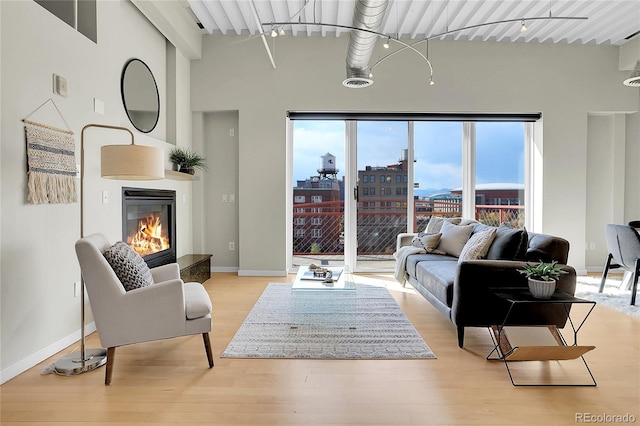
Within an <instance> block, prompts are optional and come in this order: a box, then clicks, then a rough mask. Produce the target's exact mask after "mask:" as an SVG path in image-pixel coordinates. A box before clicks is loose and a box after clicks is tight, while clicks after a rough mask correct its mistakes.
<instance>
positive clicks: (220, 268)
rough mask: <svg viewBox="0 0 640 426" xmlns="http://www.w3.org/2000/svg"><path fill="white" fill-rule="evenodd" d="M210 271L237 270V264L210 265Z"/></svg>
mask: <svg viewBox="0 0 640 426" xmlns="http://www.w3.org/2000/svg"><path fill="white" fill-rule="evenodd" d="M211 272H238V267H237V266H212V267H211Z"/></svg>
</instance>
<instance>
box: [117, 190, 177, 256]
mask: <svg viewBox="0 0 640 426" xmlns="http://www.w3.org/2000/svg"><path fill="white" fill-rule="evenodd" d="M157 225H160V226H157ZM159 230H161V233H160V232H159ZM154 231H158V233H157V234H156V232H154ZM134 236H137V237H134ZM140 236H141V237H140ZM132 238H133V239H134V240H135V241H139V240H144V241H143V243H145V245H146V246H148V247H151V248H149V249H147V250H145V251H142V252H141V251H140V250H141V249H140V247H138V246H137V245H136V244H135V243H134V241H132ZM122 241H125V242H126V243H127V244H129V245H130V246H132V248H133V249H134V250H136V251H137V252H138V253H139V254H140V256H142V258H143V259H144V261H145V262H146V263H147V265H148V266H149V267H150V268H154V267H156V266H160V265H165V264H167V263H173V262H175V261H176V191H172V190H165V189H144V188H126V187H124V188H122Z"/></svg>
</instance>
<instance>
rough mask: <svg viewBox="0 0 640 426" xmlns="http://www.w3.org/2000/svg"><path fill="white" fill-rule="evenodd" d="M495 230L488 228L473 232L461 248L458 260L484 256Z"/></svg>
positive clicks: (494, 235)
mask: <svg viewBox="0 0 640 426" xmlns="http://www.w3.org/2000/svg"><path fill="white" fill-rule="evenodd" d="M496 231H497V230H496V229H495V228H488V229H484V230H482V231H478V232H476V233H475V234H473V235H472V236H471V238H469V241H467V243H466V244H465V245H464V247H463V248H462V252H460V257H459V258H458V262H463V261H465V260H474V259H482V258H483V257H485V256H486V255H487V252H488V251H489V247H491V243H492V242H493V239H494V238H495V237H496Z"/></svg>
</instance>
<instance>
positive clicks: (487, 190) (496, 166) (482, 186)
mask: <svg viewBox="0 0 640 426" xmlns="http://www.w3.org/2000/svg"><path fill="white" fill-rule="evenodd" d="M475 180H476V219H478V220H479V221H480V222H482V223H485V224H487V225H499V224H501V223H503V222H509V223H510V224H511V225H512V226H513V227H516V228H522V227H524V123H502V122H500V123H492V122H481V123H476V179H475Z"/></svg>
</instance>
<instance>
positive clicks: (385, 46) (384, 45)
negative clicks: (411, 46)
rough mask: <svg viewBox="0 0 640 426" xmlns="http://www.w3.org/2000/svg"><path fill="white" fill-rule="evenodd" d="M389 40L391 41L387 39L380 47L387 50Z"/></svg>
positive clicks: (389, 38)
mask: <svg viewBox="0 0 640 426" xmlns="http://www.w3.org/2000/svg"><path fill="white" fill-rule="evenodd" d="M389 40H391V37H387V39H386V40H385V41H384V44H383V45H382V47H384V48H385V49H388V48H389Z"/></svg>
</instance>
